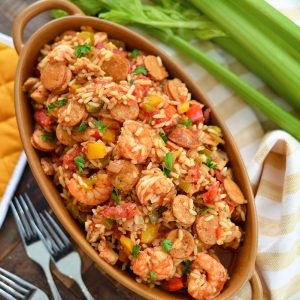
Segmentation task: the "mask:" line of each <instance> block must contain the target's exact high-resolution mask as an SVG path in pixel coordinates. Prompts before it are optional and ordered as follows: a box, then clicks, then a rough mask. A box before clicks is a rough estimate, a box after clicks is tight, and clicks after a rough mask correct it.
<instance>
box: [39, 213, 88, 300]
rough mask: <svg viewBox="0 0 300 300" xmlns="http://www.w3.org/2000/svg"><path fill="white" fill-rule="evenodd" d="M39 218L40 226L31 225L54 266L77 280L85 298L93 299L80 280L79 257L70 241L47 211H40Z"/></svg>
mask: <svg viewBox="0 0 300 300" xmlns="http://www.w3.org/2000/svg"><path fill="white" fill-rule="evenodd" d="M40 218H41V221H42V226H36V225H35V224H34V225H33V226H35V230H36V231H37V233H38V235H39V237H40V238H41V240H43V242H44V243H45V245H46V247H47V249H48V251H49V252H50V254H51V259H52V261H53V262H54V264H55V266H56V267H57V269H58V270H59V271H60V272H61V273H62V274H64V275H66V276H68V277H70V278H72V279H73V280H74V281H76V282H77V284H78V285H79V287H80V288H81V291H82V293H83V294H84V296H85V298H86V299H88V300H93V299H94V298H93V296H92V295H91V294H90V292H89V291H88V289H87V287H86V286H85V284H84V282H83V280H82V277H81V259H80V256H79V254H78V252H76V251H75V250H74V248H73V246H72V244H71V241H70V240H69V239H68V237H67V236H66V235H65V233H64V232H63V231H62V230H61V228H60V227H59V225H58V224H57V223H56V221H55V220H54V219H53V218H52V217H51V215H50V214H49V213H48V212H47V211H44V213H43V214H42V213H40Z"/></svg>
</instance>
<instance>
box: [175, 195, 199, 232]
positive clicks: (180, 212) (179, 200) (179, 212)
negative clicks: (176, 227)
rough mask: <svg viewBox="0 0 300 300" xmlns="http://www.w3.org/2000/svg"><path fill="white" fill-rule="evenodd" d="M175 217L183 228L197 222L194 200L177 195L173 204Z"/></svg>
mask: <svg viewBox="0 0 300 300" xmlns="http://www.w3.org/2000/svg"><path fill="white" fill-rule="evenodd" d="M172 211H173V215H174V217H175V218H176V221H177V222H178V223H179V224H180V225H182V226H187V227H188V226H191V225H192V224H193V223H194V222H195V220H196V215H197V213H196V211H195V210H194V203H193V200H192V199H191V198H189V197H187V196H185V195H177V196H176V197H175V198H174V200H173V203H172Z"/></svg>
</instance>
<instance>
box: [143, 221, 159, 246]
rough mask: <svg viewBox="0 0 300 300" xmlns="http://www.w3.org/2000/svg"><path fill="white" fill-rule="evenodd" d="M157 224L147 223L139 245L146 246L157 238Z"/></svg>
mask: <svg viewBox="0 0 300 300" xmlns="http://www.w3.org/2000/svg"><path fill="white" fill-rule="evenodd" d="M158 228H159V224H152V223H148V224H147V225H146V230H145V231H143V232H142V234H141V243H142V244H147V243H150V242H152V241H153V240H154V239H155V238H156V237H157V236H158Z"/></svg>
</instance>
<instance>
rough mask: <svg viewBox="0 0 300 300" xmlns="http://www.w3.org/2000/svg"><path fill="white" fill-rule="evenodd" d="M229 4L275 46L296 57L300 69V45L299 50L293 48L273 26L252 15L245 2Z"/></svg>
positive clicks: (233, 0)
mask: <svg viewBox="0 0 300 300" xmlns="http://www.w3.org/2000/svg"><path fill="white" fill-rule="evenodd" d="M229 2H231V3H232V5H233V7H235V9H236V10H237V12H239V13H240V14H241V15H243V16H244V18H246V19H247V20H248V21H249V22H250V24H252V26H255V27H256V28H258V29H259V31H260V32H262V33H263V34H264V35H265V36H266V37H268V38H269V39H270V40H271V41H272V42H273V43H274V44H276V45H277V46H278V47H280V48H281V49H282V50H283V51H284V52H286V53H287V54H289V55H291V56H292V57H294V58H295V59H296V61H297V63H298V67H300V64H299V62H300V52H299V46H300V44H299V45H298V47H297V48H295V47H293V46H292V45H291V44H290V43H289V41H288V40H286V39H285V37H284V36H283V35H279V34H278V32H277V31H274V28H273V27H272V24H270V23H268V22H266V20H265V19H261V18H259V17H258V16H257V15H256V14H252V13H251V11H249V10H248V7H247V6H245V5H244V2H243V1H235V0H229ZM262 2H264V1H262ZM298 30H300V28H299V29H298Z"/></svg>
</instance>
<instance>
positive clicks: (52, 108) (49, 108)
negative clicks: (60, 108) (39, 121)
mask: <svg viewBox="0 0 300 300" xmlns="http://www.w3.org/2000/svg"><path fill="white" fill-rule="evenodd" d="M55 108H56V104H55V103H50V104H49V105H48V111H49V112H51V111H53V110H54V109H55Z"/></svg>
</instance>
